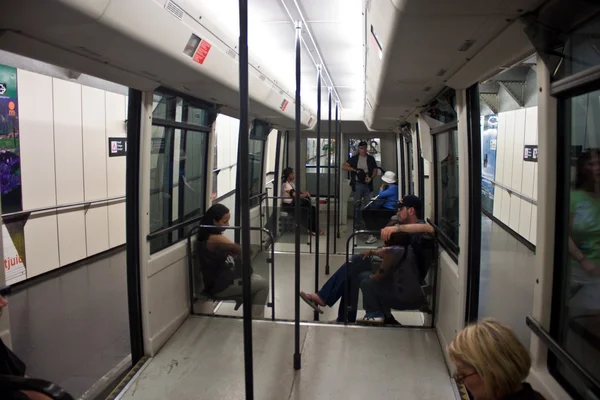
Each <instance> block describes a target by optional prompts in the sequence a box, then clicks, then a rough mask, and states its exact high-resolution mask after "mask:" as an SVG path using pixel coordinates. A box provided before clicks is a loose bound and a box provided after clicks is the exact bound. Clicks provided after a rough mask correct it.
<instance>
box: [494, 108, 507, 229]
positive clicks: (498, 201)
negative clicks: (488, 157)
mask: <svg viewBox="0 0 600 400" xmlns="http://www.w3.org/2000/svg"><path fill="white" fill-rule="evenodd" d="M505 137H506V114H505V113H500V114H498V136H497V140H496V149H497V150H496V178H495V181H496V182H502V180H503V179H504V153H505V152H506V150H505V147H506V139H505ZM505 194H506V193H505V190H504V189H502V188H500V187H499V186H496V187H495V189H494V212H493V214H494V217H496V218H498V219H500V215H501V214H502V201H503V200H504V196H505Z"/></svg>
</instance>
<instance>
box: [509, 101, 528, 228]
mask: <svg viewBox="0 0 600 400" xmlns="http://www.w3.org/2000/svg"><path fill="white" fill-rule="evenodd" d="M514 115H515V125H514V130H513V139H514V141H513V151H512V154H513V161H512V163H511V164H512V178H511V180H510V181H509V185H508V187H510V188H511V189H513V190H515V191H516V192H518V193H522V187H521V185H522V184H523V163H524V161H523V156H522V154H523V145H524V143H525V110H524V109H520V110H516V111H515V112H514ZM522 201H523V200H522V199H521V198H520V197H519V196H516V195H511V196H510V211H509V214H510V217H509V220H508V224H507V225H508V226H509V227H510V229H512V230H513V231H515V232H519V218H520V215H521V203H522Z"/></svg>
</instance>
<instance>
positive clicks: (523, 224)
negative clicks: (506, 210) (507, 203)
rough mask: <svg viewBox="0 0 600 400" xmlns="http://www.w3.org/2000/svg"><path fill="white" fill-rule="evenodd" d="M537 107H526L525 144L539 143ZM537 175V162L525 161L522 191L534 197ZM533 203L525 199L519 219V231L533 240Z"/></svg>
mask: <svg viewBox="0 0 600 400" xmlns="http://www.w3.org/2000/svg"><path fill="white" fill-rule="evenodd" d="M537 110H538V108H537V107H530V108H527V109H525V113H526V117H525V143H524V144H525V145H533V144H536V143H537V136H538V132H537V118H538V116H537ZM536 175H537V163H533V162H523V184H522V187H521V189H522V191H521V193H523V194H524V195H525V196H527V197H531V198H533V186H534V181H535V177H536ZM532 212H533V204H531V203H530V202H528V201H525V200H524V201H523V203H522V204H521V218H520V221H519V230H518V231H517V232H518V233H519V234H520V235H521V236H523V237H524V238H525V239H527V240H529V241H531V229H532V228H533V229H534V230H535V225H531V214H532Z"/></svg>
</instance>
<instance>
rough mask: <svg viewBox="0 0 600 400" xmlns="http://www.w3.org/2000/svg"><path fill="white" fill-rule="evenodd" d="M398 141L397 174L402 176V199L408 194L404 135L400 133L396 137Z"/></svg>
mask: <svg viewBox="0 0 600 400" xmlns="http://www.w3.org/2000/svg"><path fill="white" fill-rule="evenodd" d="M398 141H399V142H400V167H398V174H402V177H401V178H402V190H401V191H400V193H401V196H400V198H403V197H404V196H405V195H406V194H407V193H408V192H407V190H406V170H407V169H408V168H407V167H406V153H405V149H404V135H403V134H402V133H400V134H399V135H398Z"/></svg>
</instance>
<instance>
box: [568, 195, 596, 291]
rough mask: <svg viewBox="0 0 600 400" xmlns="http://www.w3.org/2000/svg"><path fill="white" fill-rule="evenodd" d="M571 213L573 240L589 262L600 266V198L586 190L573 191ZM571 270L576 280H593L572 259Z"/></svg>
mask: <svg viewBox="0 0 600 400" xmlns="http://www.w3.org/2000/svg"><path fill="white" fill-rule="evenodd" d="M570 212H571V216H572V218H573V225H572V226H571V238H572V239H573V241H574V242H575V244H576V245H577V247H578V248H579V250H581V252H582V253H583V254H584V255H585V257H586V258H587V259H588V260H590V261H593V262H594V263H595V264H596V265H598V266H600V198H595V197H593V196H591V195H590V194H589V193H587V192H586V191H584V190H579V189H578V190H573V191H572V192H571V199H570ZM571 268H572V273H573V277H574V278H580V279H581V280H585V281H590V280H592V279H591V277H590V276H589V275H588V274H587V273H586V272H585V271H584V270H583V269H582V268H581V266H580V265H579V263H578V262H577V261H576V260H574V259H573V258H572V257H571ZM593 280H594V281H595V280H596V279H593Z"/></svg>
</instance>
